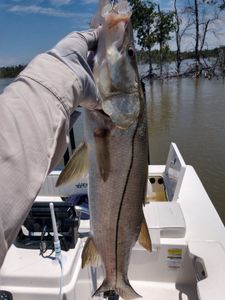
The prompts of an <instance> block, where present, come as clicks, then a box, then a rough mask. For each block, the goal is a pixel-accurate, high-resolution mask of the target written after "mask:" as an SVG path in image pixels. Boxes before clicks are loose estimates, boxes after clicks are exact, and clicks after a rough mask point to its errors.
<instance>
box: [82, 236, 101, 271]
mask: <svg viewBox="0 0 225 300" xmlns="http://www.w3.org/2000/svg"><path fill="white" fill-rule="evenodd" d="M98 256H99V254H98V251H97V249H96V247H95V244H94V242H93V239H92V238H91V237H89V238H88V239H87V240H86V242H85V245H84V249H83V252H82V268H84V267H86V266H93V265H94V264H95V262H96V260H97V258H98Z"/></svg>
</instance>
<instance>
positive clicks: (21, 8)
mask: <svg viewBox="0 0 225 300" xmlns="http://www.w3.org/2000/svg"><path fill="white" fill-rule="evenodd" d="M8 11H10V12H14V13H27V14H42V15H50V16H54V17H64V18H71V17H76V16H77V14H76V13H73V12H65V11H63V10H60V9H55V8H50V7H41V6H38V5H28V6H26V5H14V6H11V7H10V8H9V9H8Z"/></svg>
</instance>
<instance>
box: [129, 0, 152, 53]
mask: <svg viewBox="0 0 225 300" xmlns="http://www.w3.org/2000/svg"><path fill="white" fill-rule="evenodd" d="M129 2H130V4H131V7H132V11H133V14H132V19H131V21H132V24H133V27H134V29H136V31H137V38H138V44H139V45H140V46H141V47H142V48H143V49H151V48H152V47H153V46H154V44H155V42H156V40H155V34H154V30H155V26H154V22H155V17H156V12H155V7H156V5H155V3H153V2H151V1H149V0H147V1H140V0H129Z"/></svg>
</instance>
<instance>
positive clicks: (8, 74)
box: [0, 65, 25, 78]
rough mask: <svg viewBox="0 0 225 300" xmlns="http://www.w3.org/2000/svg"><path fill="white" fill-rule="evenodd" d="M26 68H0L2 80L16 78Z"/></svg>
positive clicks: (19, 66) (18, 66) (20, 66)
mask: <svg viewBox="0 0 225 300" xmlns="http://www.w3.org/2000/svg"><path fill="white" fill-rule="evenodd" d="M24 68H25V66H22V65H17V66H10V67H1V68H0V78H14V77H16V76H17V75H18V74H19V73H20V72H21V71H22V70H23V69H24Z"/></svg>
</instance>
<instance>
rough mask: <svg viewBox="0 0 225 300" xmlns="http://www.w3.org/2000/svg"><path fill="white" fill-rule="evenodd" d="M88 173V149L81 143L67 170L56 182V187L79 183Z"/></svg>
mask: <svg viewBox="0 0 225 300" xmlns="http://www.w3.org/2000/svg"><path fill="white" fill-rule="evenodd" d="M87 173H88V148H87V145H86V144H85V143H81V144H80V145H79V146H78V147H77V149H76V150H75V151H74V153H73V155H72V156H71V158H70V160H69V162H68V164H67V165H66V167H65V169H64V170H63V171H62V172H61V174H60V175H59V177H58V180H57V182H56V187H58V186H60V185H63V184H66V183H69V182H72V181H77V180H79V179H80V178H82V177H84V176H86V175H87Z"/></svg>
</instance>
